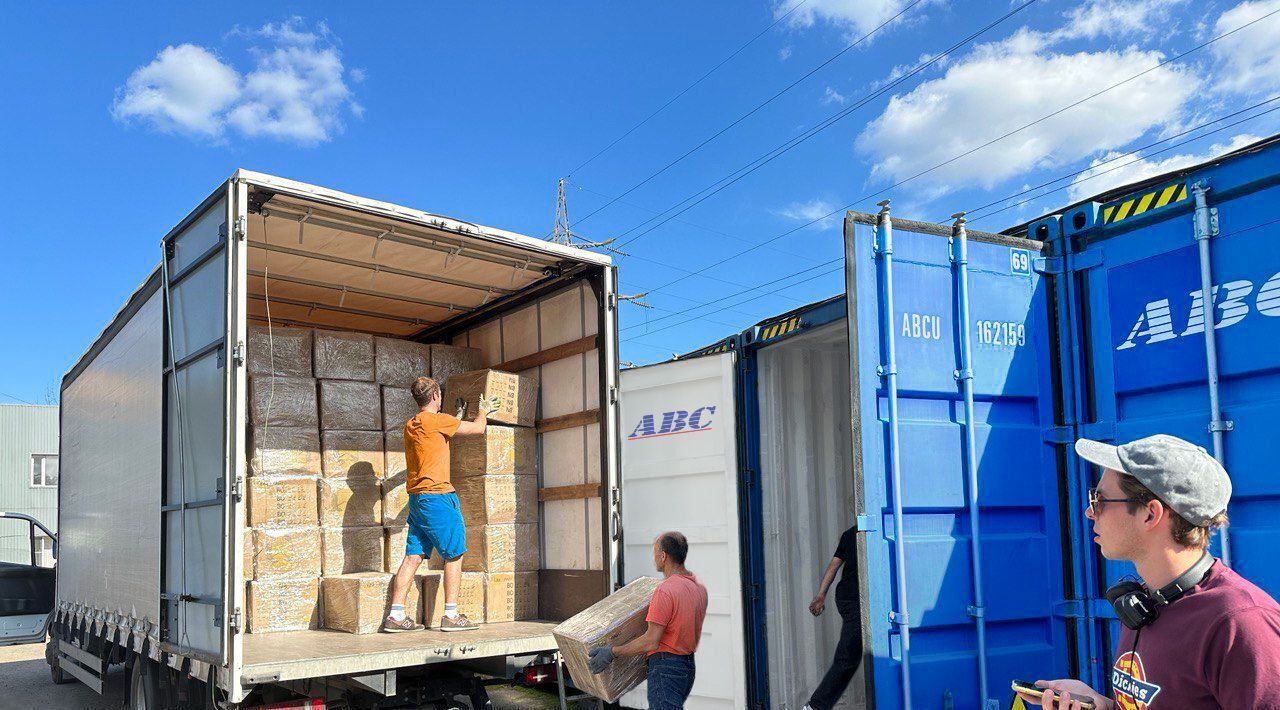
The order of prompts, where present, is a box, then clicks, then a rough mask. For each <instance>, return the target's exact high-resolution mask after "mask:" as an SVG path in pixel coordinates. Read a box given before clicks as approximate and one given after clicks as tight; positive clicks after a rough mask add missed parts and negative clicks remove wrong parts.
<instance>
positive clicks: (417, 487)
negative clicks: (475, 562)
mask: <svg viewBox="0 0 1280 710" xmlns="http://www.w3.org/2000/svg"><path fill="white" fill-rule="evenodd" d="M409 391H410V392H411V393H412V394H413V399H414V401H415V402H417V403H418V407H419V410H418V413H417V415H415V416H414V417H413V419H410V420H409V421H408V422H406V423H405V425H404V458H405V465H406V467H407V468H408V469H409V471H408V479H409V480H408V482H407V484H406V487H407V489H408V491H409V529H408V531H407V534H406V536H405V556H404V561H402V562H401V563H400V569H399V570H397V571H396V576H395V578H394V579H392V580H391V590H390V596H391V614H390V615H388V616H387V618H386V619H385V620H383V622H382V630H383V631H386V632H388V633H398V632H401V631H419V630H421V629H423V628H425V627H424V626H423V625H422V624H418V623H415V622H414V621H413V620H412V619H410V618H409V617H408V615H407V614H406V613H405V609H404V603H405V600H406V599H407V598H408V595H409V585H410V584H413V574H414V572H416V571H417V570H418V566H419V565H421V564H422V560H423V559H424V558H425V557H427V556H429V555H430V554H431V550H433V549H435V550H438V551H439V552H440V557H441V558H442V559H444V617H443V618H442V619H441V620H440V630H441V631H469V630H471V629H475V628H477V627H476V624H475V623H474V622H473V621H471V620H470V619H468V618H467V617H466V615H465V614H459V613H458V590H459V588H460V587H461V586H462V555H463V553H465V552H466V551H467V531H466V527H465V523H464V522H463V520H462V509H461V508H460V507H459V505H458V495H457V493H455V492H454V488H453V484H452V483H450V482H449V440H450V439H452V438H453V437H454V436H455V435H456V436H463V435H468V434H483V433H484V431H485V423H486V422H487V421H488V415H489V410H490V409H492V407H493V405H492V403H491V402H490V401H489V399H488V398H487V397H485V396H484V395H481V396H480V406H479V408H478V411H477V412H476V416H475V417H474V418H473V419H472V420H471V421H462V420H461V419H458V418H457V417H454V416H450V415H448V414H441V413H440V385H439V384H438V383H437V382H436V381H435V380H433V379H431V378H430V377H419V378H418V379H416V380H414V382H413V386H412V387H410V388H409Z"/></svg>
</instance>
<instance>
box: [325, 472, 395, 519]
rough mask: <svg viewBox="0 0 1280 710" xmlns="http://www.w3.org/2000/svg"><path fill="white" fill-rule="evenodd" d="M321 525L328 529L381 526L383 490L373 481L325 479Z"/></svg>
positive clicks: (363, 479) (369, 479)
mask: <svg viewBox="0 0 1280 710" xmlns="http://www.w3.org/2000/svg"><path fill="white" fill-rule="evenodd" d="M318 497H319V508H320V525H321V526H323V527H326V528H358V527H381V526H382V488H381V486H379V485H378V481H377V479H372V478H322V479H320V489H319V495H318Z"/></svg>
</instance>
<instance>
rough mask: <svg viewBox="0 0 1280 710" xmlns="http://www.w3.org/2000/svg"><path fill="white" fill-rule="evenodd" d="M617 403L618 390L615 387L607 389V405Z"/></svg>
mask: <svg viewBox="0 0 1280 710" xmlns="http://www.w3.org/2000/svg"><path fill="white" fill-rule="evenodd" d="M617 403H618V388H617V386H616V385H614V386H610V387H609V404H617Z"/></svg>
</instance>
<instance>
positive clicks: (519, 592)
mask: <svg viewBox="0 0 1280 710" xmlns="http://www.w3.org/2000/svg"><path fill="white" fill-rule="evenodd" d="M484 577H485V578H484V620H485V622H486V623H490V624H492V623H494V622H498V621H524V620H526V619H536V618H538V573H537V572H497V573H492V574H486V575H485V576H484Z"/></svg>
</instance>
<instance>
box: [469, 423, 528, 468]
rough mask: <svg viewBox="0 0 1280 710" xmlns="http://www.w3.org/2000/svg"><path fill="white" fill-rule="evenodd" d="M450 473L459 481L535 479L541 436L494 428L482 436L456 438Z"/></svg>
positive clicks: (487, 429)
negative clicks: (479, 478) (507, 477)
mask: <svg viewBox="0 0 1280 710" xmlns="http://www.w3.org/2000/svg"><path fill="white" fill-rule="evenodd" d="M449 471H450V474H451V476H452V477H453V479H454V480H455V481H456V480H457V479H459V478H465V477H467V476H501V475H508V476H510V475H517V476H519V475H535V474H536V473H537V472H538V435H537V432H535V431H534V430H533V429H527V428H525V427H512V426H498V425H496V424H490V425H489V426H487V427H485V429H484V433H483V434H481V435H479V436H455V437H454V438H452V439H450V440H449Z"/></svg>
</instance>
